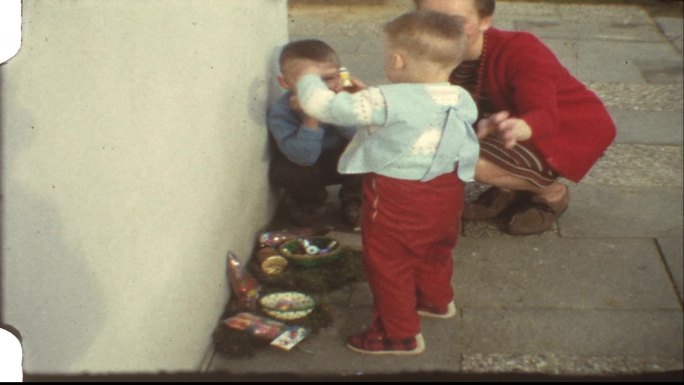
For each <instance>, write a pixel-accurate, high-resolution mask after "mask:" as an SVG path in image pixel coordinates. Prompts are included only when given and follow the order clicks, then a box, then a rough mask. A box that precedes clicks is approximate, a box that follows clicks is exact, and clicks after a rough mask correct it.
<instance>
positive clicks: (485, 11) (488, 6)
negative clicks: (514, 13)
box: [413, 0, 496, 19]
mask: <svg viewBox="0 0 684 385" xmlns="http://www.w3.org/2000/svg"><path fill="white" fill-rule="evenodd" d="M454 1H463V0H454ZM422 2H423V1H422V0H413V4H415V5H416V9H420V4H421V3H422ZM473 2H474V3H475V8H477V13H478V14H479V16H480V18H481V19H484V18H485V17H488V16H492V15H493V14H494V10H496V0H473Z"/></svg>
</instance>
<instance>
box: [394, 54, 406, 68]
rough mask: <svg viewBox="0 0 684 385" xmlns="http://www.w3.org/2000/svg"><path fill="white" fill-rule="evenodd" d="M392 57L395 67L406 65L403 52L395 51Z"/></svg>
mask: <svg viewBox="0 0 684 385" xmlns="http://www.w3.org/2000/svg"><path fill="white" fill-rule="evenodd" d="M392 58H393V59H394V69H397V70H400V69H403V68H404V67H405V66H406V61H405V60H404V56H403V54H401V53H399V52H395V53H393V54H392Z"/></svg>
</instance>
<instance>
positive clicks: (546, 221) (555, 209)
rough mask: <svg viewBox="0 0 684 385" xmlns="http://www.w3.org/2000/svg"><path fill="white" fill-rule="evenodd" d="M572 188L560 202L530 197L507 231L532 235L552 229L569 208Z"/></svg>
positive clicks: (566, 191) (514, 233)
mask: <svg viewBox="0 0 684 385" xmlns="http://www.w3.org/2000/svg"><path fill="white" fill-rule="evenodd" d="M568 202H570V190H569V189H568V187H567V186H565V194H564V195H563V197H562V198H561V200H560V201H558V202H548V201H545V200H543V199H541V198H538V197H533V198H532V199H530V202H529V204H528V205H526V206H524V207H523V208H522V209H521V210H519V211H518V212H517V213H515V214H514V215H513V216H512V217H511V220H510V221H509V222H508V226H507V229H506V230H507V232H508V233H509V234H512V235H532V234H539V233H543V232H545V231H548V230H551V229H552V228H553V224H554V223H555V222H556V220H557V219H558V218H560V216H561V215H563V213H564V212H565V210H566V209H567V208H568Z"/></svg>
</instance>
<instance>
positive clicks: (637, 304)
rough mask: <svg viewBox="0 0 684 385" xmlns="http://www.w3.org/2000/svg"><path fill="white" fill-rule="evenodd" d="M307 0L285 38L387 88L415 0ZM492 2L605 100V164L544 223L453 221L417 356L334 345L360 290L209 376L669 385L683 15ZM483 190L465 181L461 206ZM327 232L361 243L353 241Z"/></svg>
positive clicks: (675, 297)
mask: <svg viewBox="0 0 684 385" xmlns="http://www.w3.org/2000/svg"><path fill="white" fill-rule="evenodd" d="M312 3H313V4H306V5H301V4H300V3H297V2H293V3H292V4H291V7H290V8H291V12H290V15H289V17H290V27H291V30H290V34H291V36H290V37H291V39H293V40H294V39H299V38H306V37H316V38H321V39H324V40H326V41H328V42H329V43H330V44H331V45H332V46H333V47H335V48H336V49H337V50H338V52H339V53H340V55H341V57H342V60H343V63H344V65H345V66H347V67H348V68H349V69H350V71H351V72H352V74H353V75H355V76H358V77H359V78H361V79H363V80H364V81H366V82H367V83H368V84H370V85H373V84H381V83H385V79H384V75H383V72H382V71H383V70H382V54H381V52H382V51H381V49H382V35H381V33H380V27H379V26H380V25H381V23H382V22H384V21H386V20H389V19H391V18H393V17H395V16H397V15H399V14H400V13H401V12H403V11H405V10H408V9H409V8H410V4H411V2H410V1H407V0H388V1H366V2H357V1H350V2H346V3H345V2H342V1H329V2H328V3H327V4H328V5H326V6H321V5H318V4H316V2H312ZM319 3H320V2H319ZM340 4H342V5H340ZM497 7H498V9H497V13H496V17H495V25H496V26H497V27H499V28H504V29H517V30H527V31H530V32H533V33H535V34H536V35H537V36H539V37H540V38H541V39H542V40H544V41H545V42H546V43H547V44H548V45H549V46H550V47H551V48H552V49H553V50H554V51H555V52H556V54H557V55H558V57H559V59H560V60H561V62H563V63H564V64H565V65H566V66H567V68H568V69H569V70H570V71H571V72H572V73H573V74H574V75H575V76H577V77H578V78H579V79H580V80H582V81H583V82H585V84H587V85H588V86H589V87H590V88H591V89H592V90H594V91H595V92H596V93H597V94H598V95H599V96H600V97H601V98H602V99H603V100H604V102H605V104H606V105H607V106H608V107H609V109H610V112H611V114H612V116H613V118H614V119H615V121H616V123H617V125H618V136H617V139H616V141H615V143H614V144H613V145H612V147H611V148H610V149H609V150H608V152H607V153H606V155H605V157H604V158H603V159H601V160H600V161H599V163H598V164H597V165H596V166H595V167H594V169H593V170H592V171H591V173H590V174H589V175H588V176H587V177H586V178H585V180H583V181H582V183H579V184H573V183H569V185H570V190H571V196H572V200H571V205H570V207H569V209H568V211H567V212H566V213H565V214H564V216H563V217H562V218H561V219H560V220H559V221H558V223H557V226H556V228H555V229H554V230H553V231H549V232H547V233H544V234H541V235H538V236H530V237H512V236H509V235H506V234H504V233H502V232H501V231H499V229H498V227H497V225H496V224H495V223H493V222H491V223H489V222H480V223H465V226H464V230H463V237H462V238H461V241H460V243H459V245H458V246H457V247H456V249H455V250H454V257H455V261H456V268H455V274H454V280H453V282H454V286H455V289H456V299H455V301H456V305H457V307H458V309H459V313H458V316H457V317H456V318H454V319H451V320H447V321H443V320H425V321H424V322H423V334H424V336H425V340H426V345H427V349H426V352H425V353H423V354H422V355H419V356H413V357H403V358H398V357H374V356H366V355H362V354H358V353H354V352H352V351H349V350H347V349H346V348H345V347H344V343H343V341H344V338H345V337H346V336H347V335H348V334H350V333H352V332H354V331H357V330H359V329H361V328H362V327H364V325H366V324H367V323H368V321H369V318H370V305H371V295H370V292H369V290H368V286H367V284H365V283H359V284H355V285H352V286H350V287H348V288H346V289H343V290H341V291H339V292H336V293H333V294H332V295H331V298H332V300H333V301H335V304H336V305H338V306H337V308H336V314H335V320H334V324H333V325H332V326H331V327H329V328H327V329H324V330H323V331H322V332H321V333H320V334H319V335H318V336H315V337H313V338H310V339H308V340H305V341H304V342H302V343H301V344H300V346H299V347H298V348H296V349H295V350H294V351H291V352H282V351H276V350H275V349H274V350H269V349H267V350H266V351H262V352H259V353H258V354H257V355H256V356H255V357H253V358H249V359H227V358H225V357H222V356H220V355H219V354H216V355H215V356H214V358H213V360H212V362H211V363H210V364H209V366H208V368H207V369H206V371H207V372H208V373H217V374H219V373H220V374H221V375H222V376H225V378H226V379H228V378H231V376H255V378H258V377H259V376H264V377H263V378H269V379H279V378H280V379H286V378H291V377H287V375H297V376H304V377H305V378H312V377H315V376H319V377H321V376H322V377H325V376H330V377H331V378H338V379H352V380H363V379H374V377H372V376H373V375H393V376H395V377H394V379H395V380H401V379H402V378H403V379H408V378H414V379H421V378H423V379H434V378H435V377H434V376H435V375H441V376H443V377H444V378H447V379H449V378H450V379H471V380H473V379H475V380H478V379H507V378H515V377H512V376H515V375H520V374H529V375H542V376H550V377H548V378H547V379H550V380H554V379H561V378H569V377H568V376H570V377H572V376H579V377H574V378H589V377H584V376H590V377H592V378H594V379H596V378H598V379H602V378H615V376H624V375H633V374H641V375H653V376H657V375H658V374H663V373H665V374H668V373H669V374H672V373H675V377H677V378H681V373H682V368H683V364H682V362H683V359H684V357H683V323H684V321H683V315H682V297H683V295H682V287H683V283H682V270H683V261H682V254H683V252H682V230H683V229H682V227H683V204H682V199H683V166H682V165H683V161H682V132H683V130H684V127H683V122H682V106H683V102H682V93H683V91H682V18H681V16H682V15H673V17H658V18H652V17H651V16H649V14H648V13H646V12H645V11H644V10H643V9H641V8H639V7H636V6H631V5H585V4H581V5H563V4H559V3H556V2H553V1H549V2H544V3H526V2H522V1H515V2H514V1H499V2H498V3H497ZM482 188H483V186H478V185H477V184H471V185H469V186H468V199H472V198H473V197H474V196H475V195H476V193H477V192H479V191H481V190H482ZM332 195H333V194H331V196H332ZM330 202H331V205H333V206H331V207H336V206H334V205H336V203H335V201H334V200H333V199H331V201H330ZM333 236H335V237H338V238H339V239H340V240H341V241H342V242H343V243H345V244H348V245H350V246H356V247H358V246H359V245H360V240H359V237H358V235H356V234H350V233H348V232H343V231H341V232H337V233H334V234H333ZM336 376H337V377H336ZM468 376H470V377H468ZM497 376H498V377H497ZM375 379H377V378H375Z"/></svg>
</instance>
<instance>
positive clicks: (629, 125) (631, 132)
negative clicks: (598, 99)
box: [609, 107, 684, 146]
mask: <svg viewBox="0 0 684 385" xmlns="http://www.w3.org/2000/svg"><path fill="white" fill-rule="evenodd" d="M609 112H610V115H611V116H612V117H613V120H614V121H615V124H616V126H617V137H616V138H615V143H630V144H650V145H652V144H664V145H680V146H681V145H682V141H683V140H684V138H683V135H682V133H683V132H684V118H683V117H682V113H681V112H670V111H632V110H625V109H622V108H616V107H611V108H609Z"/></svg>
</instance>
